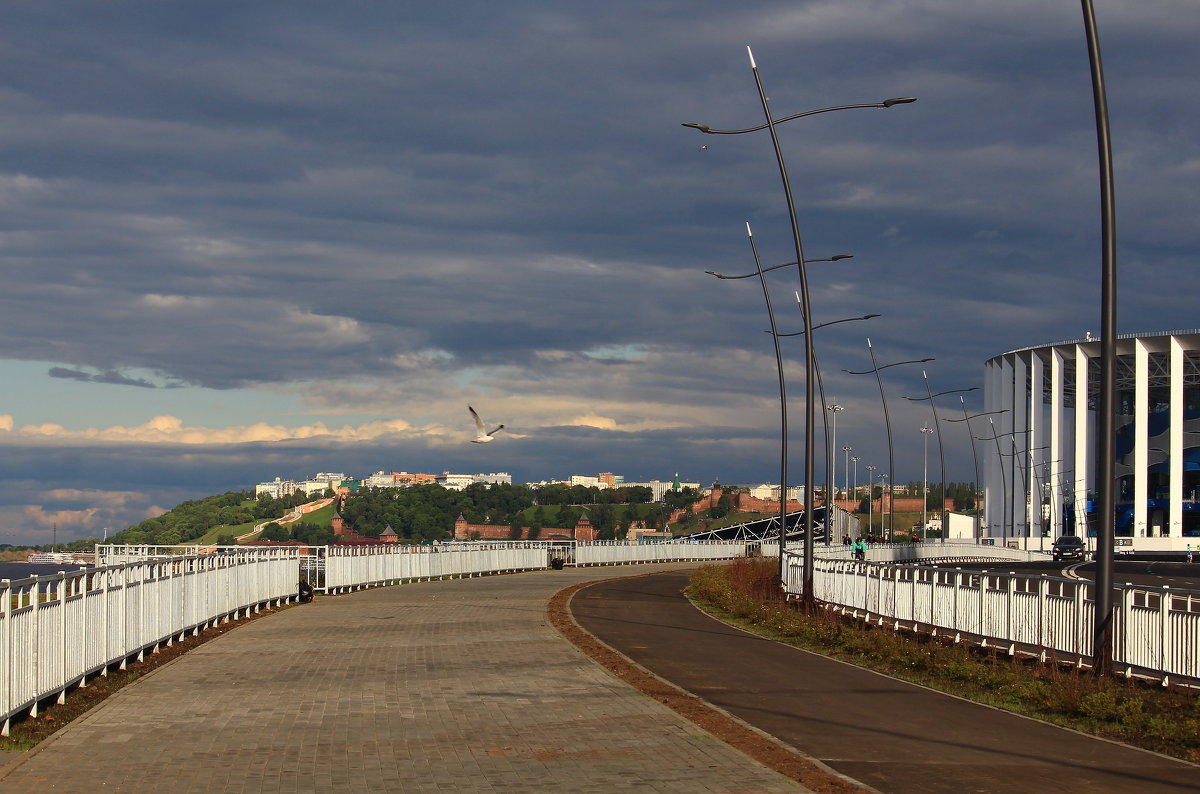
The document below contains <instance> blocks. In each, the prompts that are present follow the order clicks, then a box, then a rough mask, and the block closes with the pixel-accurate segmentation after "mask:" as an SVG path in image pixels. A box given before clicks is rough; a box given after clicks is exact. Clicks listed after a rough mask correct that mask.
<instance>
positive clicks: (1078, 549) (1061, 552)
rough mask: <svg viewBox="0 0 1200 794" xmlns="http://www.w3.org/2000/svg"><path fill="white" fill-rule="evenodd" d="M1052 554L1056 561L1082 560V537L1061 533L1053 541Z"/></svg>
mask: <svg viewBox="0 0 1200 794" xmlns="http://www.w3.org/2000/svg"><path fill="white" fill-rule="evenodd" d="M1053 554H1054V559H1055V561H1056V562H1057V561H1058V560H1082V559H1083V557H1084V547H1083V538H1080V537H1076V536H1075V535H1063V536H1062V537H1061V538H1059V539H1058V540H1056V541H1054V547H1053Z"/></svg>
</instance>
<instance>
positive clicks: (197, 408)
mask: <svg viewBox="0 0 1200 794" xmlns="http://www.w3.org/2000/svg"><path fill="white" fill-rule="evenodd" d="M1097 15H1098V18H1099V22H1100V32H1101V42H1102V45H1103V47H1104V58H1105V70H1106V77H1107V79H1108V83H1109V102H1110V105H1111V110H1112V121H1113V142H1114V149H1115V158H1116V179H1117V202H1118V211H1119V223H1118V233H1119V243H1120V248H1119V262H1120V308H1119V324H1120V328H1121V331H1122V332H1132V331H1150V330H1165V329H1174V328H1194V327H1197V326H1200V320H1198V319H1197V308H1196V307H1197V300H1198V298H1200V286H1197V284H1196V283H1195V279H1194V277H1193V276H1194V274H1195V273H1196V266H1195V265H1196V243H1197V237H1198V232H1197V224H1196V214H1197V209H1198V208H1200V201H1198V199H1200V195H1198V194H1200V191H1198V188H1197V186H1198V184H1200V146H1198V145H1197V144H1198V137H1200V102H1198V101H1197V100H1198V99H1200V89H1198V87H1197V86H1198V85H1200V82H1198V80H1197V74H1198V72H1200V50H1198V49H1197V48H1196V46H1195V42H1196V41H1197V40H1198V39H1200V7H1198V6H1197V5H1196V3H1195V2H1194V0H1144V1H1143V2H1140V3H1136V4H1130V3H1118V2H1116V0H1097ZM0 42H2V46H0V117H2V118H3V123H2V124H0V266H2V267H3V272H4V284H5V288H4V290H3V292H2V293H0V301H2V311H3V315H2V316H3V320H2V321H0V334H3V339H2V342H3V344H2V347H0V349H2V350H3V351H4V358H3V360H0V381H2V382H3V384H4V386H3V392H2V394H3V401H2V403H0V479H2V480H3V488H2V489H0V542H13V543H16V542H48V541H49V539H50V535H51V531H52V527H53V526H54V525H55V524H57V527H58V538H59V539H60V540H63V539H67V538H72V537H81V536H86V535H100V534H101V533H102V532H103V531H104V528H105V527H110V528H111V529H112V530H114V531H115V530H117V529H123V528H124V527H126V526H128V525H130V524H131V523H135V522H137V521H139V520H141V519H143V518H145V517H147V516H149V515H154V514H157V513H158V512H161V511H162V510H163V509H166V508H169V507H171V506H173V505H174V504H176V503H178V502H179V501H181V500H183V499H187V498H192V497H196V496H203V495H207V494H210V493H215V492H220V491H224V490H229V489H241V488H247V487H252V486H253V484H254V483H256V482H259V481H261V480H265V479H271V478H273V477H275V476H282V477H285V478H290V477H305V476H308V475H311V474H313V473H314V472H316V471H329V470H333V471H345V472H346V473H348V474H356V475H364V474H370V473H371V472H374V471H376V470H387V471H393V470H395V471H401V470H405V471H419V472H434V473H436V472H440V471H445V470H449V471H460V472H462V471H465V472H492V471H507V472H510V473H511V474H512V475H513V477H514V480H516V481H526V480H541V479H543V478H561V477H564V476H567V475H569V474H572V473H581V474H594V473H596V472H599V471H613V472H617V473H620V474H624V475H625V476H626V477H627V478H628V479H630V480H642V479H669V478H670V477H671V476H672V475H673V474H674V473H675V472H676V471H678V472H679V474H680V476H681V477H682V478H684V479H685V480H696V481H700V482H704V483H707V482H710V481H712V480H713V479H714V478H720V479H721V480H722V481H725V482H734V483H748V482H756V481H772V482H773V481H777V480H778V418H777V417H778V391H777V384H776V380H775V372H774V356H773V352H772V347H771V341H770V337H769V336H768V335H767V334H765V333H763V331H764V330H765V329H766V327H767V325H766V317H765V311H764V308H763V300H762V295H761V291H760V290H759V287H758V285H757V283H756V282H755V281H754V280H744V281H718V280H716V279H714V278H712V277H711V276H707V275H705V273H704V271H706V270H720V271H723V272H726V273H744V272H747V271H748V270H753V266H754V263H753V258H752V256H751V252H750V249H749V246H748V244H747V239H746V235H745V224H746V223H747V222H749V223H750V224H752V226H753V229H754V235H755V240H756V243H757V245H758V247H759V249H760V252H761V255H762V258H763V260H764V265H769V264H775V263H781V262H786V261H789V260H791V259H792V258H793V256H792V252H791V238H790V231H789V227H788V224H787V218H786V209H785V205H784V202H783V196H782V192H781V190H780V183H779V178H778V174H777V172H776V170H775V163H774V157H773V152H772V149H771V144H770V139H769V137H767V135H766V133H756V134H751V135H742V136H705V135H703V134H701V133H698V132H696V131H695V130H692V129H688V128H685V127H683V126H681V123H683V122H701V123H705V124H709V125H711V126H712V127H714V128H726V129H728V128H742V127H749V126H753V125H756V124H758V123H760V122H761V120H762V117H763V116H762V108H761V105H760V103H759V100H758V95H757V93H756V90H755V87H754V80H753V75H752V72H751V70H750V68H749V61H748V59H747V56H746V47H747V46H750V47H752V48H753V51H754V55H755V58H756V60H757V63H758V66H759V69H760V73H761V75H762V79H763V81H764V84H765V86H766V90H767V93H768V95H769V96H770V101H771V105H772V109H773V111H774V112H775V115H776V116H777V117H780V116H783V115H789V114H791V113H795V112H798V111H801V110H807V109H813V108H820V107H827V106H831V105H843V104H851V103H865V102H877V101H880V100H882V99H885V98H888V97H897V96H916V97H919V101H918V102H916V103H915V104H910V105H903V106H897V107H894V108H891V109H888V110H875V109H871V110H852V111H846V112H841V113H831V114H825V115H820V116H816V117H813V118H808V119H803V120H799V121H794V122H790V123H788V124H786V125H783V126H781V127H780V133H781V137H782V143H783V147H784V150H785V153H786V156H787V159H788V169H789V173H790V175H791V178H792V182H793V186H794V188H795V190H796V195H797V211H798V217H799V222H800V226H801V230H802V233H803V235H804V243H805V253H806V255H807V256H808V257H810V258H819V257H828V256H830V255H832V254H837V253H850V254H853V255H854V258H853V259H850V260H843V261H842V262H839V263H836V264H814V265H813V266H812V267H811V283H812V298H813V315H814V318H815V320H816V321H818V322H824V321H828V320H834V319H840V318H843V317H849V316H856V315H861V314H865V313H868V312H878V313H879V314H881V315H882V316H881V317H879V318H878V319H875V320H871V321H868V322H860V323H846V324H843V325H839V326H834V327H831V328H829V329H825V330H822V331H820V332H818V333H819V337H818V339H817V347H818V355H819V357H820V361H821V364H822V366H823V370H824V372H825V377H826V381H825V385H826V388H827V390H828V392H829V395H830V399H831V401H836V402H838V403H839V404H841V405H843V406H845V410H844V411H843V412H842V413H841V414H840V415H839V417H838V446H841V445H842V444H850V445H852V446H853V447H854V450H855V451H854V453H853V454H856V455H859V456H860V457H861V458H862V461H861V462H860V464H859V465H860V466H865V465H866V464H868V463H873V464H875V465H877V466H886V458H887V450H886V443H885V440H884V435H883V431H882V428H883V423H882V413H881V409H880V405H879V395H878V391H877V390H876V388H875V384H874V381H873V379H871V378H864V377H861V376H859V377H856V376H851V375H846V374H844V373H843V372H842V370H846V369H849V370H861V369H865V368H867V367H869V365H870V362H869V358H868V354H867V347H866V339H867V337H868V336H869V337H870V338H871V340H872V343H873V344H874V346H875V350H876V352H877V354H878V355H879V357H880V363H881V364H883V363H889V362H891V361H900V360H905V359H913V358H924V357H926V356H932V357H934V358H936V361H933V362H930V363H929V364H927V365H926V366H927V372H928V375H929V379H930V382H931V384H932V387H933V390H934V391H942V390H946V389H957V388H966V387H970V386H978V385H981V380H982V368H983V362H984V361H985V360H986V359H988V358H989V357H991V356H993V355H996V354H998V353H1001V352H1004V351H1006V350H1009V349H1013V348H1017V347H1023V346H1027V345H1033V344H1038V343H1042V342H1047V341H1053V340H1059V339H1068V338H1076V337H1080V336H1083V335H1084V333H1085V332H1086V331H1089V330H1090V331H1092V332H1093V333H1098V331H1099V308H1098V276H1099V261H1098V260H1099V222H1098V192H1097V185H1098V176H1097V166H1096V143H1095V131H1094V126H1093V125H1094V121H1093V110H1092V104H1091V101H1092V100H1091V84H1090V79H1089V74H1088V65H1087V54H1086V49H1085V43H1084V36H1083V28H1082V22H1081V14H1080V8H1079V4H1078V3H1077V2H1073V0H1060V1H1056V2H1048V1H1047V0H1011V1H1010V2H1006V3H994V2H985V0H907V1H906V2H895V1H894V0H893V1H891V2H886V1H885V0H836V2H833V1H832V0H830V1H827V2H806V1H805V0H799V1H797V0H787V2H756V1H755V0H748V2H743V3H729V2H714V1H711V0H689V1H688V2H681V1H674V2H672V1H671V0H664V1H660V2H656V3H650V4H647V3H641V2H637V3H634V2H624V0H613V1H611V2H606V3H595V2H588V3H583V2H574V0H555V1H554V2H548V1H547V0H514V1H513V2H508V3H491V2H487V3H485V2H467V1H465V0H464V1H461V2H458V1H455V2H447V3H440V4H427V3H425V4H416V3H398V2H371V1H370V0H363V1H361V2H356V1H354V0H351V1H350V2H345V3H341V4H336V5H331V4H327V3H310V2H286V3H285V2H269V1H266V2H257V3H243V2H222V1H220V0H213V1H212V2H206V3H187V4H185V3H165V2H149V0H146V1H145V2H140V1H139V2H134V1H127V0H106V2H72V1H71V0H61V1H60V2H55V3H43V2H38V3H34V2H15V3H6V4H5V7H4V9H3V10H0ZM702 146H706V147H707V148H701V147H702ZM771 279H772V285H773V286H772V289H773V296H774V300H775V304H776V307H777V309H778V312H779V316H780V323H781V326H782V328H781V330H782V331H785V332H787V331H793V330H796V329H798V328H799V327H800V318H799V316H798V312H797V311H796V307H795V301H794V298H793V297H792V296H793V291H794V290H795V288H796V286H797V283H796V276H795V273H794V270H791V271H788V272H780V273H777V274H774V275H773V276H772V277H771ZM785 345H786V347H785V353H786V356H787V364H786V367H787V370H788V372H789V373H790V376H791V379H790V381H789V386H790V391H791V395H792V398H793V399H792V401H791V408H792V415H793V427H794V428H795V427H799V426H800V425H801V422H800V419H799V418H800V417H802V416H803V405H802V397H803V382H802V381H803V344H802V342H801V341H800V340H799V339H798V338H792V339H788V340H785ZM885 374H886V381H885V386H886V388H887V390H888V392H889V398H890V399H889V404H890V407H891V409H892V421H893V427H894V430H895V438H896V457H897V472H896V477H897V479H898V480H901V481H905V480H909V479H920V477H921V465H922V435H921V433H920V432H919V428H920V426H921V425H922V424H924V423H926V422H930V421H931V420H930V419H929V409H928V406H927V404H926V405H921V404H912V403H908V402H906V401H905V400H903V399H902V398H903V397H904V396H916V395H920V394H922V393H923V391H924V384H923V382H922V380H921V368H920V367H919V366H918V367H913V366H905V367H897V368H894V369H890V370H888V372H887V373H885ZM968 397H970V398H972V399H970V400H969V402H968V405H969V406H970V407H971V408H972V409H974V410H981V409H982V399H981V398H976V395H975V394H971V395H968ZM468 403H470V404H472V405H474V406H475V407H476V408H477V409H479V411H480V413H482V414H483V416H484V418H485V419H486V420H487V421H488V422H489V423H490V422H497V423H499V422H503V423H505V424H506V425H507V428H508V429H507V431H506V433H504V434H502V435H501V437H500V439H499V440H498V441H497V443H494V444H490V445H485V446H481V445H473V444H469V443H466V442H467V439H468V438H469V433H470V432H471V422H470V417H469V415H468V414H467V404H468ZM956 406H957V401H956V400H951V401H949V402H947V403H945V411H946V412H947V413H949V412H950V411H951V410H952V409H954V408H955V407H956ZM943 427H944V431H945V441H946V447H947V465H948V476H949V478H950V479H960V480H969V479H973V477H974V474H973V466H972V458H971V452H970V446H969V443H968V439H967V436H966V433H965V430H964V429H963V425H961V424H958V425H950V424H944V425H943ZM792 445H793V449H794V450H797V451H798V450H801V449H802V439H801V437H800V434H799V433H797V434H795V435H794V437H793V444H792ZM930 448H931V450H930V469H931V470H933V469H935V468H936V452H935V449H936V447H935V445H934V444H931V445H930ZM838 463H839V465H838V469H837V471H838V474H837V477H838V479H839V480H841V479H842V460H841V457H840V456H839V462H838ZM792 469H793V471H794V472H800V471H802V461H801V457H800V456H799V455H798V454H797V455H794V456H793V460H792ZM822 469H823V464H822V463H820V462H819V463H818V472H820V471H821V470H822ZM851 476H852V477H853V474H851ZM865 481H866V472H865V470H862V469H860V471H859V482H860V483H865Z"/></svg>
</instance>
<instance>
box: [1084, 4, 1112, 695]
mask: <svg viewBox="0 0 1200 794" xmlns="http://www.w3.org/2000/svg"><path fill="white" fill-rule="evenodd" d="M1080 2H1081V4H1082V7H1083V27H1084V32H1085V33H1086V36H1087V48H1088V64H1089V66H1090V67H1091V72H1092V103H1093V105H1094V106H1095V111H1096V149H1097V153H1098V155H1099V161H1100V236H1101V264H1100V271H1101V272H1100V416H1099V417H1097V434H1098V435H1099V436H1100V438H1099V440H1098V441H1099V443H1097V444H1096V447H1097V449H1096V454H1097V456H1098V458H1097V461H1096V491H1097V494H1096V496H1097V497H1098V500H1097V501H1098V505H1097V509H1098V510H1099V511H1100V526H1099V527H1097V532H1096V614H1095V623H1094V625H1093V630H1092V671H1093V672H1095V673H1096V674H1097V675H1110V674H1112V621H1113V594H1112V593H1113V591H1112V585H1113V546H1114V545H1115V543H1116V537H1115V536H1116V512H1117V504H1116V495H1115V494H1114V493H1113V481H1114V479H1115V474H1116V471H1115V469H1116V461H1115V458H1116V451H1117V444H1116V416H1115V411H1116V404H1117V399H1116V398H1117V202H1116V198H1115V192H1116V190H1115V188H1114V185H1113V160H1112V137H1111V136H1110V134H1109V126H1108V95H1107V93H1106V91H1105V89H1104V66H1103V64H1102V63H1101V62H1100V36H1099V34H1098V33H1097V31H1096V11H1095V9H1094V8H1093V7H1092V0H1080Z"/></svg>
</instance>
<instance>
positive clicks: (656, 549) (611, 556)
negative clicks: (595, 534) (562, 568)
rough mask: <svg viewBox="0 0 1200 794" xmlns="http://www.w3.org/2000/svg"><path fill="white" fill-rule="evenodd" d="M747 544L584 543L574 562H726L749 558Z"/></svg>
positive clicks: (576, 547)
mask: <svg viewBox="0 0 1200 794" xmlns="http://www.w3.org/2000/svg"><path fill="white" fill-rule="evenodd" d="M747 545H750V544H748V543H747V541H742V540H738V541H729V540H701V541H688V542H674V541H666V542H662V543H639V544H636V545H631V544H628V543H608V542H604V541H597V542H592V543H588V542H583V541H581V542H578V543H576V544H575V557H574V563H575V564H576V565H616V564H621V563H633V562H668V561H674V560H724V559H729V558H731V557H744V556H746V546H747ZM755 545H757V544H755Z"/></svg>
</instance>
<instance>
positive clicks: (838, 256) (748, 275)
mask: <svg viewBox="0 0 1200 794" xmlns="http://www.w3.org/2000/svg"><path fill="white" fill-rule="evenodd" d="M853 258H854V254H836V255H834V256H830V257H826V258H824V259H805V260H804V264H806V265H809V264H812V263H813V262H838V261H841V260H842V259H853ZM795 264H796V263H795V262H784V263H783V264H782V265H771V266H770V267H764V268H763V272H764V273H770V272H771V271H772V270H779V269H780V268H781V267H792V266H793V265H795ZM704 272H705V273H707V274H708V275H710V276H716V277H717V278H721V279H725V280H726V281H736V280H737V279H739V278H751V277H753V276H757V275H758V274H757V273H746V274H744V275H741V276H726V275H725V274H724V273H718V272H717V271H715V270H705V271H704Z"/></svg>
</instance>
